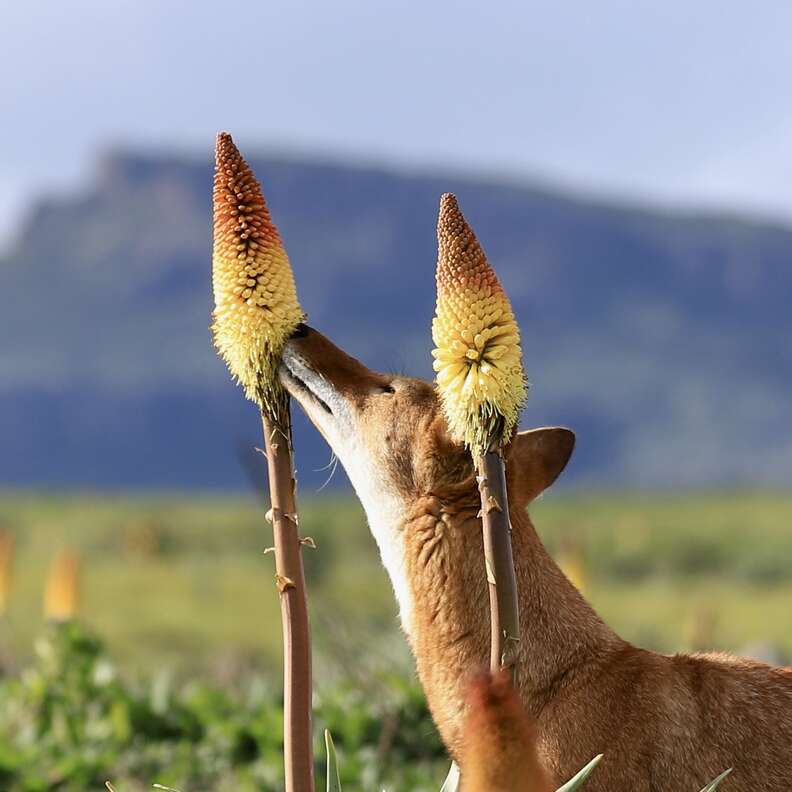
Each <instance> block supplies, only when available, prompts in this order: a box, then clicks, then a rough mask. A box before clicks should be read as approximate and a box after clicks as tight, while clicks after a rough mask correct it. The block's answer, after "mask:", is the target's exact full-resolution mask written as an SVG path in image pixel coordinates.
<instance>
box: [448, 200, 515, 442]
mask: <svg viewBox="0 0 792 792" xmlns="http://www.w3.org/2000/svg"><path fill="white" fill-rule="evenodd" d="M432 339H433V341H434V344H435V349H433V350H432V355H433V357H434V359H435V360H434V370H435V372H436V374H437V377H436V378H437V387H438V391H439V393H440V398H441V400H442V404H443V409H444V412H445V415H446V420H447V421H448V426H449V429H450V430H451V433H452V435H454V436H455V438H456V439H457V440H460V441H464V443H465V444H466V445H467V446H468V448H469V449H470V450H471V452H473V454H475V455H480V454H484V453H485V451H486V450H487V449H488V448H489V447H490V446H491V445H493V444H495V445H499V444H500V443H501V442H502V441H503V440H507V439H508V438H509V437H510V436H511V433H512V431H513V430H514V428H515V426H516V425H517V420H518V417H519V412H520V408H521V407H522V405H523V403H524V401H525V399H526V396H527V386H526V382H525V374H524V371H523V366H522V350H521V348H520V331H519V329H518V327H517V322H516V321H515V318H514V313H513V311H512V307H511V304H510V303H509V299H508V297H507V296H506V293H505V292H504V291H503V288H502V286H501V285H500V282H499V281H498V278H497V276H496V275H495V272H494V270H493V269H492V267H490V265H489V263H488V261H487V257H486V256H485V255H484V251H483V250H482V249H481V246H480V245H479V243H478V240H477V239H476V236H475V234H474V233H473V230H472V229H471V228H470V226H469V225H468V224H467V222H466V221H465V218H464V217H463V216H462V212H461V211H460V209H459V205H458V204H457V200H456V198H455V197H454V196H453V195H451V194H450V193H446V194H445V195H443V196H442V198H441V199H440V215H439V217H438V221H437V311H436V314H435V318H434V321H433V322H432Z"/></svg>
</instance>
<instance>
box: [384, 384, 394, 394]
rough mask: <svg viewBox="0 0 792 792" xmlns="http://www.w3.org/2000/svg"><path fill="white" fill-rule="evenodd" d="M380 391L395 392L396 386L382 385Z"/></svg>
mask: <svg viewBox="0 0 792 792" xmlns="http://www.w3.org/2000/svg"><path fill="white" fill-rule="evenodd" d="M381 391H382V393H396V388H394V387H393V385H383V386H382V387H381Z"/></svg>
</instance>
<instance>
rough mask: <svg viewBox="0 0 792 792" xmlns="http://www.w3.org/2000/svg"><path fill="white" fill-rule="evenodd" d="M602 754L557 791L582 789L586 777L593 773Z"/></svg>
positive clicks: (566, 791) (567, 791) (564, 791)
mask: <svg viewBox="0 0 792 792" xmlns="http://www.w3.org/2000/svg"><path fill="white" fill-rule="evenodd" d="M601 759H602V754H600V755H599V756H595V757H594V758H593V759H592V760H591V761H590V762H589V763H588V764H587V765H586V766H585V767H584V768H583V769H582V770H581V771H580V772H579V773H578V774H577V775H576V776H574V777H573V778H570V779H569V781H567V782H566V784H564V786H561V787H558V789H557V790H556V792H575V790H578V789H581V788H582V786H583V784H584V783H585V781H586V779H587V778H588V777H589V776H590V775H591V771H592V770H593V769H594V768H595V767H596V766H597V765H598V764H599V763H600V760H601Z"/></svg>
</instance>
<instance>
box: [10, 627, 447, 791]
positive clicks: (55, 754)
mask: <svg viewBox="0 0 792 792" xmlns="http://www.w3.org/2000/svg"><path fill="white" fill-rule="evenodd" d="M0 701H2V707H0V789H2V790H3V791H4V792H46V791H47V790H55V789H57V790H59V792H61V791H62V792H78V791H79V792H85V790H90V789H96V790H100V789H102V788H103V784H104V782H105V780H106V779H110V780H111V781H112V783H113V786H114V787H115V788H116V789H117V790H119V792H137V790H142V789H149V788H151V783H152V782H157V783H160V784H163V785H166V786H168V787H174V788H176V789H180V790H185V791H195V790H207V789H212V790H215V792H231V790H233V792H248V791H249V792H253V790H261V789H277V788H279V787H280V786H281V785H282V780H281V778H282V738H281V735H282V716H281V702H280V700H279V697H278V696H277V695H274V694H273V693H272V692H271V691H270V690H269V688H268V686H267V684H266V683H265V682H264V681H263V680H261V679H260V678H255V677H252V678H250V679H249V680H248V681H247V682H246V683H244V684H241V685H239V686H237V688H236V689H235V690H232V691H230V692H226V691H223V690H221V689H218V688H215V687H211V686H208V685H206V684H202V683H198V682H191V683H188V684H185V685H182V686H175V685H173V684H171V683H170V682H169V681H168V679H167V677H164V676H159V677H155V678H154V679H153V680H151V681H149V682H144V681H139V682H136V683H129V682H126V681H124V680H122V679H121V678H120V677H119V675H118V673H117V671H116V669H115V668H114V666H113V665H112V664H111V663H110V661H109V660H108V658H107V656H106V654H105V653H104V650H103V647H102V645H101V643H100V642H99V641H98V640H97V639H96V638H95V637H94V636H92V635H91V634H90V633H88V632H86V631H85V630H84V629H83V628H82V627H81V626H79V625H78V624H74V623H72V624H64V625H59V626H53V627H52V628H51V629H50V631H49V632H48V634H47V636H46V637H45V638H43V639H41V640H40V641H39V642H38V643H37V647H36V661H35V663H34V664H33V665H32V666H31V667H30V668H28V669H26V670H25V671H24V672H23V673H22V674H21V675H20V676H19V677H18V678H7V679H4V680H2V681H0ZM422 702H423V699H422V696H421V694H420V691H419V690H418V688H417V687H416V685H415V684H414V683H413V684H411V683H408V682H405V681H403V680H400V681H399V682H398V684H397V682H396V680H395V679H394V680H388V681H387V682H386V683H385V684H384V685H383V690H382V691H381V694H380V695H379V696H378V697H377V698H376V699H374V698H373V697H371V696H369V697H368V698H367V697H366V696H362V695H357V694H356V693H355V692H354V691H348V690H343V689H335V690H333V691H330V692H328V693H326V694H325V695H324V696H323V697H322V699H321V700H319V701H318V708H317V722H318V723H319V724H320V725H323V724H332V725H333V728H334V730H335V733H336V739H337V741H338V750H339V754H340V756H341V759H342V767H344V766H345V769H344V770H343V775H342V779H348V782H349V785H350V786H351V787H357V786H358V784H359V783H361V784H362V786H363V787H364V788H378V787H381V786H383V785H384V786H387V788H388V789H389V790H400V789H403V790H436V789H437V787H438V786H439V779H440V777H441V773H442V770H441V768H442V763H443V757H444V751H443V749H442V746H441V744H440V742H439V740H438V738H437V737H436V735H435V732H434V727H433V725H432V722H431V719H430V717H429V714H428V712H427V711H426V708H425V706H424V705H423V703H422ZM388 724H390V725H388ZM317 733H321V730H319V729H318V730H317ZM316 748H317V752H316V753H317V756H321V751H320V750H319V746H318V745H317V746H316ZM317 763H318V764H317V776H318V777H319V776H321V774H322V773H323V772H324V768H320V767H319V766H318V765H319V764H320V763H321V762H320V760H317ZM405 766H406V767H408V770H407V771H406V772H402V768H403V767H405Z"/></svg>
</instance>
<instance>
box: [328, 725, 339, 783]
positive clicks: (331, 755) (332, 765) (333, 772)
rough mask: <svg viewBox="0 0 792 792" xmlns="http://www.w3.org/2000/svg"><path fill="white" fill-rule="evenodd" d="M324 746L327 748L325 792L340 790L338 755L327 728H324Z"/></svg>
mask: <svg viewBox="0 0 792 792" xmlns="http://www.w3.org/2000/svg"><path fill="white" fill-rule="evenodd" d="M325 747H326V748H327V792H341V776H340V775H339V773H338V756H337V755H336V749H335V745H333V737H332V735H331V734H330V731H329V729H325Z"/></svg>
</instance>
